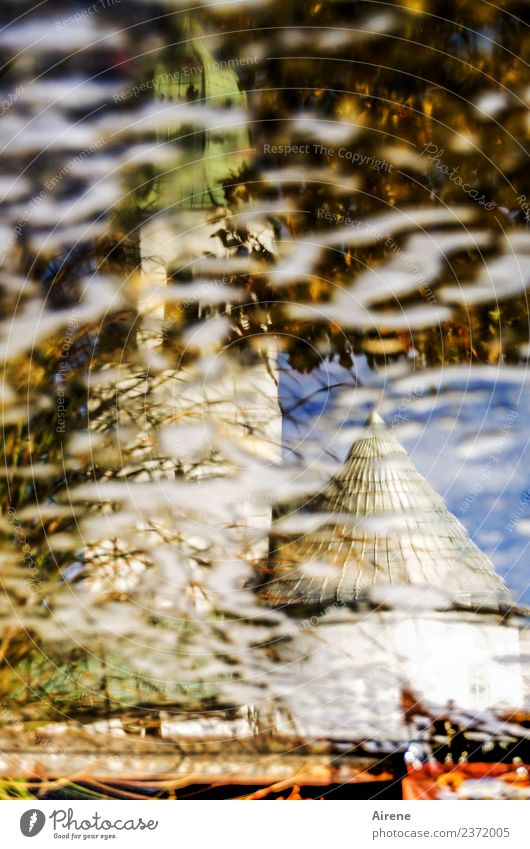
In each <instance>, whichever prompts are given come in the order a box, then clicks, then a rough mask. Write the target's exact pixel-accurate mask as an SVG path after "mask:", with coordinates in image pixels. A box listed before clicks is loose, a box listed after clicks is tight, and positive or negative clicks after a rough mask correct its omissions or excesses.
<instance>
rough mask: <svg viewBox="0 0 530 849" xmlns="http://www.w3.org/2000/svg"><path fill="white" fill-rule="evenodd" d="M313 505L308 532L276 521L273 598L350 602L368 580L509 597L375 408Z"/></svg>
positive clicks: (483, 599)
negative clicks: (316, 512)
mask: <svg viewBox="0 0 530 849" xmlns="http://www.w3.org/2000/svg"><path fill="white" fill-rule="evenodd" d="M313 503H317V505H318V510H319V513H320V519H321V523H320V524H318V518H319V517H318V516H317V517H314V518H315V519H316V524H317V525H318V527H316V528H315V522H314V523H313V529H312V530H311V531H310V532H308V533H306V534H302V533H300V534H298V535H296V536H295V535H294V534H293V533H292V532H287V533H283V532H282V521H281V520H279V521H277V523H275V526H273V539H272V550H271V569H272V575H271V577H272V581H271V583H270V584H269V585H268V587H267V595H268V597H269V598H270V599H271V600H272V599H274V598H276V599H277V601H278V602H282V603H297V604H303V603H304V602H307V603H318V602H319V601H328V600H330V599H333V598H337V597H338V598H341V599H343V600H344V601H347V600H349V599H353V598H355V597H358V596H359V595H363V594H364V593H366V591H367V590H368V589H369V588H370V587H371V586H373V585H375V584H415V585H424V586H425V585H428V586H431V587H438V588H442V589H443V590H444V591H445V592H447V593H449V594H450V595H451V596H452V598H453V599H454V600H455V602H457V603H459V604H461V605H465V606H470V607H477V606H482V605H484V606H485V607H488V608H490V607H493V608H502V607H505V606H506V605H509V604H510V603H511V601H510V596H509V593H508V590H507V588H506V586H505V585H504V584H503V582H502V581H501V580H500V578H499V577H498V576H497V575H496V574H495V571H494V568H493V565H492V564H491V562H490V560H489V559H488V558H487V557H486V555H485V554H483V553H482V552H481V551H480V549H479V548H478V547H477V546H476V545H475V543H474V542H473V541H472V540H471V539H470V537H469V535H468V533H467V530H466V529H465V528H464V526H463V525H462V524H461V522H459V521H458V519H457V518H456V516H454V515H453V514H452V513H450V512H449V510H448V509H447V507H446V506H445V503H444V501H443V499H442V498H441V496H439V495H438V494H437V493H436V492H435V491H434V490H433V488H432V487H431V486H430V485H429V484H428V483H427V481H426V480H425V478H423V477H422V476H421V475H420V473H419V472H418V471H417V470H416V469H415V468H414V466H413V464H412V463H411V461H410V459H409V457H408V455H407V453H406V451H405V449H404V448H403V446H402V445H401V444H400V443H399V442H398V440H397V439H396V436H395V434H394V432H393V430H392V429H389V428H387V427H386V425H385V423H384V421H383V419H382V418H381V416H380V415H379V413H377V412H376V411H373V412H372V413H371V414H370V416H369V417H368V421H367V422H366V427H365V430H364V433H362V434H361V436H360V437H359V438H358V439H357V440H356V441H355V442H354V443H353V445H352V447H351V449H350V452H349V454H348V457H347V458H346V462H345V463H344V466H343V467H342V469H341V470H340V472H339V473H338V474H337V475H335V477H333V478H332V479H331V480H330V481H329V483H328V485H327V486H326V487H325V489H324V490H323V491H322V493H321V494H320V496H318V497H317V499H316V500H314V501H313ZM307 512H308V514H309V511H307ZM300 513H301V514H304V509H303V508H301V510H300ZM311 564H313V567H311ZM308 567H309V568H308ZM320 567H321V568H322V577H321V576H320V575H319V574H318V573H319V568H320Z"/></svg>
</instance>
